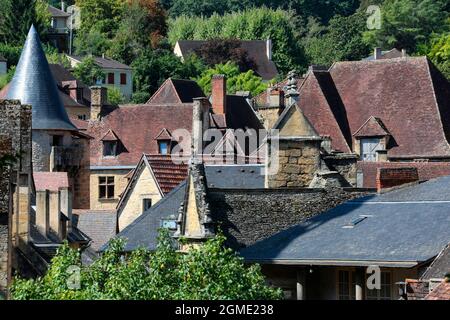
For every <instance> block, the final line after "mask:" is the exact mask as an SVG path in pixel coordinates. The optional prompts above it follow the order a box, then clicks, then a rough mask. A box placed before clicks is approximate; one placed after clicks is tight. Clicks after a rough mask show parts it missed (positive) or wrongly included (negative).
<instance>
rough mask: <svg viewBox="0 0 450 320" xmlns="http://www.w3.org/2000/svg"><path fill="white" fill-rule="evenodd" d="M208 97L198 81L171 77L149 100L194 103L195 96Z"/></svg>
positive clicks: (152, 101)
mask: <svg viewBox="0 0 450 320" xmlns="http://www.w3.org/2000/svg"><path fill="white" fill-rule="evenodd" d="M199 97H206V96H205V94H204V93H203V91H202V89H201V88H200V87H199V85H198V84H197V82H195V81H193V80H179V79H172V78H169V79H167V80H166V81H164V83H163V84H162V85H161V86H160V87H159V89H158V90H157V91H156V92H155V93H154V94H153V96H152V97H151V98H150V99H149V100H148V101H147V103H148V104H150V103H192V102H193V98H199Z"/></svg>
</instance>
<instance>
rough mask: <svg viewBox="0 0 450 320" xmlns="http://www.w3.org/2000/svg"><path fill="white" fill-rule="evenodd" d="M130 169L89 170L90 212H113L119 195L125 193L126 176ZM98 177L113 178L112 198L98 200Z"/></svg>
mask: <svg viewBox="0 0 450 320" xmlns="http://www.w3.org/2000/svg"><path fill="white" fill-rule="evenodd" d="M130 170H132V169H124V170H122V169H120V170H114V169H109V170H91V172H90V177H89V180H90V186H89V189H90V205H91V207H90V209H92V210H115V209H116V207H117V204H118V203H119V197H120V195H121V194H122V193H123V192H124V191H125V188H126V186H127V185H128V179H127V178H126V175H127V174H128V173H129V172H130ZM99 177H114V198H113V199H100V198H99V194H98V193H99Z"/></svg>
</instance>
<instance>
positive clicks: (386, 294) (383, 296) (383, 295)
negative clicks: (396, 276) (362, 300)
mask: <svg viewBox="0 0 450 320" xmlns="http://www.w3.org/2000/svg"><path fill="white" fill-rule="evenodd" d="M380 277H381V279H380V280H381V283H380V290H377V289H372V290H369V289H368V290H367V300H391V299H392V290H391V289H392V280H391V273H390V272H381V275H380Z"/></svg>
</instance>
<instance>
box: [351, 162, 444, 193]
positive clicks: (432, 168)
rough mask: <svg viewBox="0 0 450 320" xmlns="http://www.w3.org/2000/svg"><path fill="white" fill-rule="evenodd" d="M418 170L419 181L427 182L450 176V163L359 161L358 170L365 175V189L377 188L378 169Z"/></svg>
mask: <svg viewBox="0 0 450 320" xmlns="http://www.w3.org/2000/svg"><path fill="white" fill-rule="evenodd" d="M402 167H412V168H417V170H418V172H419V180H420V181H426V180H430V179H435V178H438V177H442V176H447V175H450V162H365V161H358V163H357V169H358V170H361V171H362V172H363V175H364V182H363V186H362V187H364V188H376V176H377V169H378V168H402Z"/></svg>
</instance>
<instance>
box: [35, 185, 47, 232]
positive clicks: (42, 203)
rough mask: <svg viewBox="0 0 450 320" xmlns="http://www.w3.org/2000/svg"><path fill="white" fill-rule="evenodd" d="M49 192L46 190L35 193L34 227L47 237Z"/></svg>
mask: <svg viewBox="0 0 450 320" xmlns="http://www.w3.org/2000/svg"><path fill="white" fill-rule="evenodd" d="M49 211H50V207H49V192H48V190H37V191H36V226H37V228H38V230H39V231H40V232H41V233H42V234H43V235H47V234H48V232H49V230H50V217H49Z"/></svg>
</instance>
